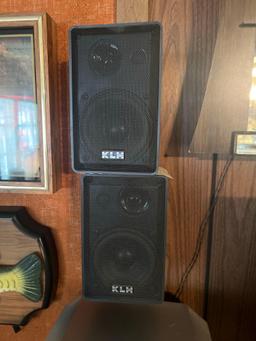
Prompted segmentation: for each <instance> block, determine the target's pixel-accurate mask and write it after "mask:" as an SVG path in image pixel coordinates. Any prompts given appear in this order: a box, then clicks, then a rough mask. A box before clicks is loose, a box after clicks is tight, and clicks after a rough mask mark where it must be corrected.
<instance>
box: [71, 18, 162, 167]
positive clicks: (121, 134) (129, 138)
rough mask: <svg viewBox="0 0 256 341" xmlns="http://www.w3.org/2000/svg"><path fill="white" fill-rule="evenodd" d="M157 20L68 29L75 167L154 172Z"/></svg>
mask: <svg viewBox="0 0 256 341" xmlns="http://www.w3.org/2000/svg"><path fill="white" fill-rule="evenodd" d="M159 54H160V25H159V24H158V23H146V24H144V23H139V24H116V25H104V26H93V27H86V26H79V27H74V28H72V29H71V31H70V68H69V70H70V100H71V107H70V111H71V140H72V159H73V160H72V163H73V169H74V170H75V171H78V172H83V171H89V172H105V171H107V172H108V171H111V172H136V173H154V172H155V170H156V167H157V151H158V135H159V133H158V131H159V69H160V68H159V60H160V58H159Z"/></svg>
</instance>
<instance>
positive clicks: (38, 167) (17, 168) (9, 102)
mask: <svg viewBox="0 0 256 341" xmlns="http://www.w3.org/2000/svg"><path fill="white" fill-rule="evenodd" d="M49 20H50V19H49V17H48V16H47V15H46V14H42V15H36V16H35V15H31V16H30V15H28V16H25V17H23V16H11V17H4V16H0V80H1V81H0V190H1V191H3V190H5V189H7V190H8V191H9V190H22V191H24V190H31V191H34V190H38V191H50V192H52V191H53V190H54V188H55V183H56V179H55V178H56V174H55V168H56V165H54V162H58V161H57V160H56V155H57V154H58V153H56V151H55V149H56V143H55V141H52V135H51V131H52V128H53V124H54V125H55V123H56V122H54V119H53V118H52V115H53V113H52V112H51V111H52V110H53V106H54V105H53V104H55V103H54V102H53V100H52V98H51V97H52V96H51V88H52V87H55V85H54V84H52V83H53V81H54V80H53V76H52V74H51V73H53V74H54V71H53V68H54V65H49V59H48V55H51V56H53V53H52V51H49V49H52V48H53V46H54V45H53V44H52V42H51V43H49V41H48V40H49V39H50V37H51V35H49V32H48V31H47V32H45V31H46V30H47V29H48V24H49ZM46 33H47V34H46ZM51 62H52V63H54V60H53V59H52V60H51ZM53 145H55V146H54V147H55V149H54V150H53ZM53 160H55V161H54V162H53Z"/></svg>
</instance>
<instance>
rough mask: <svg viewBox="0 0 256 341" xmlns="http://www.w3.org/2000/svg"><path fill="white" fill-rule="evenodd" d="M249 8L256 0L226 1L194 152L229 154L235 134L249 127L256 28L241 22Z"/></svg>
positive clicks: (254, 10)
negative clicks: (242, 25)
mask: <svg viewBox="0 0 256 341" xmlns="http://www.w3.org/2000/svg"><path fill="white" fill-rule="evenodd" d="M245 6H248V8H246V7H245ZM249 10H250V11H251V13H256V2H255V1H253V0H251V1H249V0H248V1H240V0H226V1H224V6H223V11H222V13H221V20H220V24H219V29H218V35H217V41H216V46H215V50H214V56H213V60H212V66H211V70H210V74H209V78H208V82H207V89H206V93H205V97H204V100H203V105H202V109H201V113H200V118H199V121H198V124H197V127H196V130H195V133H194V137H193V140H192V143H191V147H190V150H191V151H192V152H195V153H220V154H221V153H222V154H229V153H230V149H231V136H232V133H233V132H234V131H239V130H240V131H243V130H247V123H248V113H249V93H250V88H251V84H252V76H251V73H252V67H253V58H254V55H255V38H256V31H255V29H254V28H241V27H240V25H241V23H243V22H244V20H245V15H246V17H248V15H247V14H246V12H247V13H248V11H249ZM255 18H256V14H255Z"/></svg>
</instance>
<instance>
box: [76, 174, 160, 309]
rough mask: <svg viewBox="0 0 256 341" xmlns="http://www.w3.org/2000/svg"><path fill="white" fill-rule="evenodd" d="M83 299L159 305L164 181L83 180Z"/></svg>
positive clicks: (137, 178)
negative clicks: (84, 297)
mask: <svg viewBox="0 0 256 341" xmlns="http://www.w3.org/2000/svg"><path fill="white" fill-rule="evenodd" d="M82 181H83V203H82V212H83V219H82V230H83V293H84V295H85V296H86V297H87V298H91V299H96V300H103V301H104V300H109V301H128V302H147V303H154V302H155V303H157V302H161V301H162V300H163V294H164V263H165V230H166V228H165V225H166V178H165V177H162V176H150V175H145V176H142V175H140V176H132V177H131V176H118V175H106V176H99V175H98V176H97V175H95V176H93V175H89V176H85V177H84V178H83V180H82Z"/></svg>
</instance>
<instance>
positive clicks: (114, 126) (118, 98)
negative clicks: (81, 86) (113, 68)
mask: <svg viewBox="0 0 256 341" xmlns="http://www.w3.org/2000/svg"><path fill="white" fill-rule="evenodd" d="M81 106H82V108H81V115H80V116H81V125H80V127H79V128H80V136H81V140H82V142H83V144H84V146H85V148H83V150H88V151H89V152H90V153H91V154H93V155H94V156H95V157H96V158H101V153H102V151H103V150H116V149H117V146H118V149H119V150H123V151H124V152H125V155H129V159H130V160H136V159H138V158H139V157H140V155H142V154H143V153H146V152H147V151H148V149H149V148H150V147H151V145H152V119H151V116H150V113H149V111H148V108H147V106H146V105H145V103H144V102H143V100H142V99H141V98H139V97H138V96H136V95H135V94H133V93H131V92H129V91H126V90H119V89H107V90H104V91H102V92H100V93H98V94H96V95H95V96H93V97H92V98H91V99H90V100H89V101H86V102H85V103H84V102H83V103H82V105H81ZM142 132H143V134H142Z"/></svg>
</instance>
